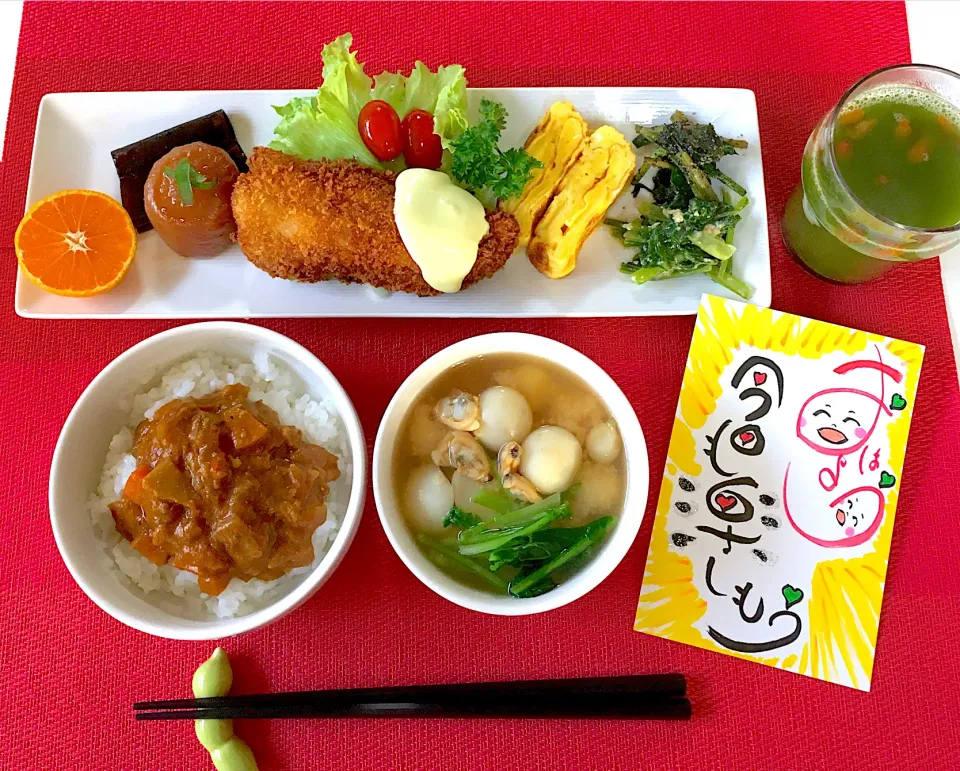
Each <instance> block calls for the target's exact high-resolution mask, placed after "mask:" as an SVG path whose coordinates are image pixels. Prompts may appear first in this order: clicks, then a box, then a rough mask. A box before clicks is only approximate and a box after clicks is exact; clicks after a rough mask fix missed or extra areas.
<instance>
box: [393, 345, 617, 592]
mask: <svg viewBox="0 0 960 771" xmlns="http://www.w3.org/2000/svg"><path fill="white" fill-rule="evenodd" d="M396 448H397V449H396V454H395V456H394V458H393V474H394V485H395V489H396V493H397V500H398V501H399V505H400V508H401V513H402V514H403V516H404V518H405V520H406V522H407V524H408V526H409V527H410V529H411V531H412V532H413V534H414V536H415V538H416V541H417V544H418V546H419V547H420V549H422V550H423V552H424V553H425V554H426V556H427V557H428V558H429V559H430V560H431V561H432V562H433V563H434V564H435V565H437V567H439V568H440V569H441V570H443V571H444V572H445V573H447V574H449V575H451V576H453V577H454V578H456V579H457V580H458V581H461V582H463V583H465V584H468V585H470V586H473V587H476V588H478V589H483V590H486V591H490V592H495V593H498V594H510V595H512V596H515V597H521V598H522V597H534V596H537V595H540V594H544V593H545V592H549V591H550V590H551V589H553V588H555V587H556V586H557V585H558V584H559V583H561V582H562V581H564V580H565V579H566V578H567V577H569V576H570V575H571V574H572V573H575V572H576V571H577V570H578V569H579V568H580V567H581V566H583V565H584V564H585V563H586V562H587V561H588V560H589V559H590V557H591V555H592V554H593V553H595V551H596V550H597V548H598V547H599V545H600V544H601V543H602V542H603V541H604V540H605V538H606V537H607V535H608V534H609V533H610V532H612V530H613V528H614V527H615V525H616V520H617V517H619V515H620V512H621V510H622V508H623V500H624V493H625V488H626V463H625V460H624V455H623V451H622V442H621V439H620V433H619V431H618V429H617V426H616V424H615V423H614V421H613V419H612V418H611V416H610V413H609V411H608V410H607V408H606V406H605V405H604V404H603V402H602V401H601V400H600V398H599V397H598V396H597V395H596V394H595V393H594V392H593V390H591V389H590V387H589V386H588V385H587V384H586V383H584V382H583V381H582V380H580V379H579V378H578V377H576V376H575V375H573V374H571V373H570V372H568V371H567V370H565V369H563V368H562V367H559V366H557V365H555V364H553V363H551V362H549V361H547V360H545V359H540V358H537V357H534V356H523V355H517V354H494V355H489V356H481V357H477V358H474V359H470V360H468V361H465V362H461V363H460V364H457V365H456V366H454V367H452V368H450V369H449V370H447V371H446V372H444V373H443V374H442V375H440V376H439V377H438V378H436V379H435V380H434V381H433V382H432V383H431V384H430V385H429V386H427V388H425V389H424V391H423V392H422V393H421V394H420V396H419V397H418V398H417V400H416V401H415V402H414V404H413V405H412V406H411V408H410V410H409V412H408V413H407V415H406V416H405V417H404V420H403V423H402V426H401V429H400V437H399V440H398V442H397V444H396Z"/></svg>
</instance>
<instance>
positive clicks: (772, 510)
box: [634, 295, 923, 690]
mask: <svg viewBox="0 0 960 771" xmlns="http://www.w3.org/2000/svg"><path fill="white" fill-rule="evenodd" d="M922 360H923V347H922V346H919V345H915V344H913V343H905V342H901V341H900V340H894V339H891V338H887V337H883V336H881V335H873V334H868V333H866V332H860V331H857V330H854V329H848V328H846V327H840V326H836V325H833V324H826V323H824V322H821V321H814V320H811V319H806V318H803V317H800V316H794V315H791V314H789V313H780V312H778V311H774V310H770V309H769V308H758V307H756V306H753V305H745V304H742V303H738V302H733V301H730V300H724V299H721V298H718V297H711V296H706V295H705V296H704V298H703V301H702V303H701V305H700V312H699V314H698V315H697V323H696V327H695V329H694V332H693V341H692V343H691V345H690V356H689V358H688V360H687V368H686V371H685V372H684V376H683V387H682V389H681V392H680V401H679V404H678V406H677V414H676V418H675V420H674V424H673V433H672V435H671V438H670V449H669V452H668V455H667V464H666V470H665V472H664V475H663V486H662V488H661V490H660V499H659V504H658V506H657V517H656V520H655V522H654V527H653V536H652V538H651V541H650V551H649V553H648V555H647V565H646V570H645V572H644V578H643V587H642V589H641V592H640V601H639V604H638V607H637V616H636V622H635V625H634V628H635V629H636V630H637V631H640V632H646V633H647V634H652V635H656V636H658V637H665V638H667V639H669V640H676V641H678V642H684V643H688V644H690V645H696V646H697V647H700V648H706V649H708V650H712V651H717V652H718V653H725V654H727V655H730V656H737V657H739V658H744V659H749V660H751V661H756V662H758V663H761V664H766V665H767V666H773V667H778V668H780V669H787V670H790V671H792V672H799V673H800V674H804V675H809V676H811V677H816V678H819V679H821V680H828V681H830V682H833V683H840V684H842V685H847V686H851V687H854V688H859V689H861V690H869V689H870V677H871V673H872V671H873V659H874V648H875V645H876V640H877V623H878V621H879V618H880V603H881V600H882V598H883V588H884V580H885V576H886V571H887V556H888V554H889V552H890V537H891V534H892V532H893V520H894V514H895V512H896V508H897V496H898V491H899V487H900V474H901V470H902V468H903V457H904V451H905V449H906V445H907V434H908V432H909V430H910V417H911V413H912V409H913V400H914V396H915V394H916V390H917V380H918V378H919V376H920V365H921V362H922Z"/></svg>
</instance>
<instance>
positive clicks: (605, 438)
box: [586, 420, 620, 463]
mask: <svg viewBox="0 0 960 771" xmlns="http://www.w3.org/2000/svg"><path fill="white" fill-rule="evenodd" d="M586 446H587V455H589V456H590V460H595V461H596V462H597V463H613V462H614V461H615V460H616V459H617V458H618V457H620V434H619V433H617V427H616V426H615V425H614V424H613V421H610V420H608V421H606V422H604V423H597V425H595V426H594V427H593V428H591V429H590V433H589V434H587V441H586Z"/></svg>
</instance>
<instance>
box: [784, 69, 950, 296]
mask: <svg viewBox="0 0 960 771" xmlns="http://www.w3.org/2000/svg"><path fill="white" fill-rule="evenodd" d="M958 102H960V76H957V75H955V74H954V73H951V72H949V71H948V70H941V69H939V68H935V67H924V66H920V65H903V66H899V67H891V68H888V69H886V70H880V71H879V72H876V73H874V74H872V75H869V76H867V77H866V78H864V79H863V80H862V81H860V82H859V83H857V84H856V85H855V86H854V87H853V88H851V89H850V91H848V92H847V94H846V95H845V96H844V98H843V99H842V100H841V101H840V103H839V104H838V105H837V106H836V107H835V108H834V109H833V110H832V111H831V112H830V113H829V114H828V115H827V116H826V117H825V118H824V119H823V120H822V121H821V122H820V124H819V125H818V126H817V127H816V128H815V129H814V131H813V133H812V134H811V135H810V139H809V140H808V142H807V148H806V150H805V152H804V157H803V165H802V185H801V186H798V187H797V189H796V190H794V192H793V194H792V195H791V196H790V199H789V201H788V202H787V207H786V210H785V212H784V218H783V222H782V231H783V236H784V240H785V242H786V244H787V246H788V248H789V249H790V251H791V252H792V253H793V254H794V256H795V257H797V259H798V260H799V261H800V262H801V263H802V264H804V265H805V266H806V267H807V268H809V269H810V270H812V271H813V272H815V273H817V274H819V275H821V276H824V277H826V278H829V279H832V280H835V281H841V282H845V283H858V282H862V281H869V280H870V279H872V278H876V277H877V276H879V275H881V274H882V273H884V272H886V271H887V270H889V269H890V268H891V267H893V266H894V265H897V264H899V263H903V262H914V261H917V260H921V259H925V258H927V257H933V256H935V255H937V254H938V253H939V252H940V251H944V250H946V249H948V248H950V247H951V246H953V245H954V244H956V243H957V241H958V240H960V224H958V223H960V110H958V108H957V107H956V106H955V105H956V104H957V103H958Z"/></svg>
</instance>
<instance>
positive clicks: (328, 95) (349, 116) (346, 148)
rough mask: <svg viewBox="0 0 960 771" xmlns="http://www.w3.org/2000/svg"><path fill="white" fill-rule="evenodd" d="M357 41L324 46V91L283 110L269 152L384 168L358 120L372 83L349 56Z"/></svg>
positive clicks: (347, 39) (347, 37)
mask: <svg viewBox="0 0 960 771" xmlns="http://www.w3.org/2000/svg"><path fill="white" fill-rule="evenodd" d="M352 43H353V36H352V35H351V34H350V33H347V34H346V35H341V36H340V37H338V38H337V39H336V40H334V41H333V42H332V43H330V44H329V45H326V46H324V48H323V51H322V53H321V56H322V57H323V85H322V86H320V88H319V89H318V90H317V95H316V96H315V97H312V98H304V97H295V98H294V99H291V100H290V101H289V102H287V103H286V104H285V105H282V106H280V107H274V108H273V109H274V110H276V111H277V113H278V114H279V115H280V123H279V125H278V126H277V127H276V128H275V129H274V138H273V141H272V142H271V143H270V147H272V148H273V149H274V150H280V151H281V152H284V153H289V154H291V155H297V156H300V157H301V158H304V159H306V160H309V161H316V160H320V159H322V158H331V159H333V158H354V159H356V160H357V161H359V162H360V163H363V164H366V165H368V166H375V167H377V168H382V164H381V163H380V162H379V161H378V160H377V159H376V157H375V156H374V155H373V153H371V152H370V151H369V150H368V149H367V146H366V145H365V144H364V143H363V140H362V139H361V138H360V132H359V131H358V130H357V118H358V116H359V115H360V108H362V107H363V105H365V104H366V103H367V102H368V101H370V88H371V86H372V83H371V81H370V78H369V77H367V76H366V75H365V74H364V72H363V65H362V64H360V63H359V62H358V61H357V56H356V54H354V53H352V52H351V51H350V46H351V44H352Z"/></svg>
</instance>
